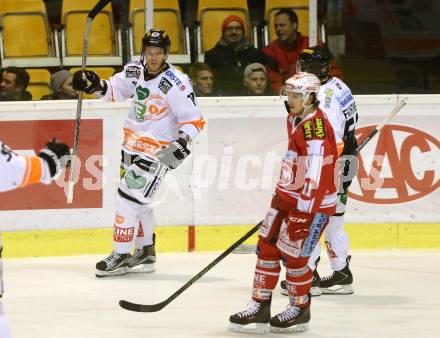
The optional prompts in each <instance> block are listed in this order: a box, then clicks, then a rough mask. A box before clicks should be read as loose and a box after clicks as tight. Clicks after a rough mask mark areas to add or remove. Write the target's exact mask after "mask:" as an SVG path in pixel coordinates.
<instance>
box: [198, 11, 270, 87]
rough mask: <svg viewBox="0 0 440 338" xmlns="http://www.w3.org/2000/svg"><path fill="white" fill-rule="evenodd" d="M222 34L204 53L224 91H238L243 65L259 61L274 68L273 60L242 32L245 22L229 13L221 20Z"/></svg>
mask: <svg viewBox="0 0 440 338" xmlns="http://www.w3.org/2000/svg"><path fill="white" fill-rule="evenodd" d="M221 28H222V37H221V39H220V41H219V42H218V43H217V44H216V45H215V47H214V48H213V49H211V50H209V51H207V52H206V54H205V63H207V64H208V65H210V66H211V68H212V69H213V70H214V76H215V79H216V83H217V88H218V89H219V90H220V91H221V93H222V94H224V95H239V94H240V91H241V88H242V76H243V71H244V68H245V67H246V66H247V65H249V64H251V63H255V62H258V63H262V64H263V65H265V66H267V67H271V68H274V69H276V67H277V66H276V62H275V61H274V60H273V59H272V58H270V57H269V56H267V55H265V54H263V53H262V52H260V51H259V50H257V49H256V48H255V47H254V46H253V45H252V43H251V42H250V41H249V40H248V39H247V38H246V37H245V35H244V22H243V19H241V18H240V17H239V16H236V15H230V16H228V17H227V18H226V19H225V20H224V21H223V23H222V27H221Z"/></svg>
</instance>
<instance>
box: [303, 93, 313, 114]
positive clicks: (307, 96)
mask: <svg viewBox="0 0 440 338" xmlns="http://www.w3.org/2000/svg"><path fill="white" fill-rule="evenodd" d="M309 98H310V93H307V94H306V96H305V97H304V102H303V107H304V109H309V108H312V107H313V102H312V103H311V104H307V105H306V101H307V100H308V99H309ZM303 112H304V111H303Z"/></svg>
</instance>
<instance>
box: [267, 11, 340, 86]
mask: <svg viewBox="0 0 440 338" xmlns="http://www.w3.org/2000/svg"><path fill="white" fill-rule="evenodd" d="M274 25H275V32H276V35H277V39H276V40H274V41H272V42H271V43H269V44H268V45H267V46H266V47H264V48H263V49H262V52H263V53H264V54H266V55H267V56H269V57H271V58H272V59H273V60H275V61H276V63H277V66H276V67H272V68H268V69H267V71H268V72H267V73H268V78H269V81H270V85H271V86H272V89H273V90H274V92H275V93H279V92H280V90H281V87H282V86H283V85H284V82H285V81H286V80H287V79H288V78H290V77H292V76H293V75H295V73H296V63H297V61H298V58H299V54H300V53H301V51H302V50H303V49H305V48H308V47H309V37H308V36H305V35H302V34H301V33H300V32H298V16H297V15H296V13H295V12H294V11H293V10H292V9H290V8H283V9H280V10H279V11H278V12H276V13H275V20H274ZM319 45H320V46H323V44H322V43H319ZM330 74H331V75H332V76H336V77H339V78H341V79H342V75H343V74H342V69H341V68H340V67H339V66H338V65H337V64H336V61H335V60H333V61H332V64H331V66H330Z"/></svg>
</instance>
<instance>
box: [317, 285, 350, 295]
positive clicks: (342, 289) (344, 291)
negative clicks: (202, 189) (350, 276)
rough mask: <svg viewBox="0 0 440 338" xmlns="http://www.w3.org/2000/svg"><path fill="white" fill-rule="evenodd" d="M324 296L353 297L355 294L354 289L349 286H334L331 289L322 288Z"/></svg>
mask: <svg viewBox="0 0 440 338" xmlns="http://www.w3.org/2000/svg"><path fill="white" fill-rule="evenodd" d="M321 291H322V293H323V294H324V295H351V294H352V293H354V290H353V287H352V286H351V284H349V285H334V286H332V287H329V288H321Z"/></svg>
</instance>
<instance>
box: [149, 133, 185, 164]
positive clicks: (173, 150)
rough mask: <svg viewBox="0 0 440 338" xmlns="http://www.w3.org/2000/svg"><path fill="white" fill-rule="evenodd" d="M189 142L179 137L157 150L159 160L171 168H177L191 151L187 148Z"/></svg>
mask: <svg viewBox="0 0 440 338" xmlns="http://www.w3.org/2000/svg"><path fill="white" fill-rule="evenodd" d="M187 144H188V142H187V141H186V140H185V139H184V138H179V139H178V140H174V141H172V142H171V143H169V144H167V145H166V146H165V147H163V148H162V149H160V150H159V151H158V152H157V154H156V155H157V158H158V159H159V161H160V162H161V163H162V164H164V165H166V166H167V167H168V168H170V169H176V168H177V167H178V166H179V165H181V164H182V162H183V161H184V160H185V158H187V157H188V156H189V154H190V153H191V152H190V151H189V150H188V148H187Z"/></svg>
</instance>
